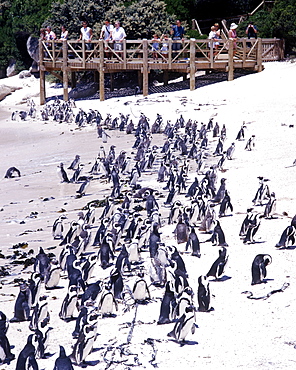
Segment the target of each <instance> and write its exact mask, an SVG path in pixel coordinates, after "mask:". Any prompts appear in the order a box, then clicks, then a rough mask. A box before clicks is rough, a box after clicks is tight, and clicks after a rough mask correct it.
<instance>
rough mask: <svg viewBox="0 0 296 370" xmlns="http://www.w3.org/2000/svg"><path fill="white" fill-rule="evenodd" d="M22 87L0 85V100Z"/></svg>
mask: <svg viewBox="0 0 296 370" xmlns="http://www.w3.org/2000/svg"><path fill="white" fill-rule="evenodd" d="M20 89H21V87H15V86H6V85H0V101H1V100H3V99H4V98H5V97H6V96H7V95H10V94H11V93H13V92H14V91H15V90H20Z"/></svg>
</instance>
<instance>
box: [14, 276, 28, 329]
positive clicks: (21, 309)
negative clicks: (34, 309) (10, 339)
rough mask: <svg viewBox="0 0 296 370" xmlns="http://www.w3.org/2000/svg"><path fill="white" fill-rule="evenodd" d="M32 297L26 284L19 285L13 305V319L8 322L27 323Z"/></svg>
mask: <svg viewBox="0 0 296 370" xmlns="http://www.w3.org/2000/svg"><path fill="white" fill-rule="evenodd" d="M31 305H32V295H31V291H30V289H29V286H28V285H27V283H25V282H23V283H21V284H20V291H19V294H18V296H17V299H16V302H15V305H14V317H13V318H12V319H11V320H10V322H19V321H27V320H29V317H30V309H31Z"/></svg>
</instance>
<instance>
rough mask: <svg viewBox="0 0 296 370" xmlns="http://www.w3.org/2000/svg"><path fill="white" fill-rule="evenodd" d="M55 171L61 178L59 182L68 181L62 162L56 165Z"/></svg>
mask: <svg viewBox="0 0 296 370" xmlns="http://www.w3.org/2000/svg"><path fill="white" fill-rule="evenodd" d="M57 173H58V176H59V178H60V179H61V182H66V183H69V182H70V180H69V178H68V175H67V173H66V171H65V169H64V164H63V163H60V165H59V166H58V170H57Z"/></svg>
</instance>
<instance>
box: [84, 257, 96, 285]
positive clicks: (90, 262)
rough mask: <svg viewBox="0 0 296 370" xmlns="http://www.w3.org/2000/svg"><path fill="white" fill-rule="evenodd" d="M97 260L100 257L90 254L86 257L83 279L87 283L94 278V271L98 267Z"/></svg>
mask: <svg viewBox="0 0 296 370" xmlns="http://www.w3.org/2000/svg"><path fill="white" fill-rule="evenodd" d="M97 260H98V256H97V255H96V254H90V255H89V256H87V257H86V261H85V262H84V264H83V266H82V278H83V280H84V281H85V282H86V283H87V282H88V280H89V279H90V278H91V277H92V276H93V271H94V268H95V266H96V263H97Z"/></svg>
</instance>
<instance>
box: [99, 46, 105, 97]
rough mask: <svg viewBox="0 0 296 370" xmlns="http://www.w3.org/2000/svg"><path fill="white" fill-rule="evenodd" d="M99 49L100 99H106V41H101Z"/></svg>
mask: <svg viewBox="0 0 296 370" xmlns="http://www.w3.org/2000/svg"><path fill="white" fill-rule="evenodd" d="M99 43H100V44H99V50H100V69H99V73H100V81H99V85H100V101H104V100H105V73H104V41H103V40H100V41H99Z"/></svg>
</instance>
